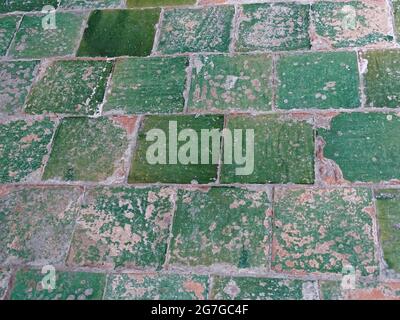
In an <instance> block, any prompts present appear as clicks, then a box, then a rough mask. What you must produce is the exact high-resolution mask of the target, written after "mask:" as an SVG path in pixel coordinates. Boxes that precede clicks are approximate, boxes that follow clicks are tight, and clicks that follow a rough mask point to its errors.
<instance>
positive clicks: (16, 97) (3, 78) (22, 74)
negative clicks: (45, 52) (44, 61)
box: [0, 61, 39, 115]
mask: <svg viewBox="0 0 400 320" xmlns="http://www.w3.org/2000/svg"><path fill="white" fill-rule="evenodd" d="M38 64H39V61H4V62H0V92H1V93H0V115H1V114H4V115H15V114H18V113H21V112H22V111H23V105H24V102H25V98H26V96H27V94H28V91H29V88H30V86H31V85H32V82H33V79H34V77H35V75H36V72H37V69H38V68H37V66H38Z"/></svg>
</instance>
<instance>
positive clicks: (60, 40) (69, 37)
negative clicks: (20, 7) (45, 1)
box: [10, 12, 86, 58]
mask: <svg viewBox="0 0 400 320" xmlns="http://www.w3.org/2000/svg"><path fill="white" fill-rule="evenodd" d="M43 17H44V16H43V15H35V16H27V15H25V16H24V17H23V19H22V22H21V25H20V27H19V29H18V31H17V34H16V36H15V40H14V42H13V44H12V46H11V49H10V56H12V57H14V58H45V57H53V56H67V55H72V54H74V51H75V47H76V46H77V44H78V41H79V38H80V30H81V27H82V24H83V22H84V20H85V17H86V15H85V14H84V13H72V12H62V13H57V14H56V28H55V29H48V30H45V29H44V28H43V25H42V20H43Z"/></svg>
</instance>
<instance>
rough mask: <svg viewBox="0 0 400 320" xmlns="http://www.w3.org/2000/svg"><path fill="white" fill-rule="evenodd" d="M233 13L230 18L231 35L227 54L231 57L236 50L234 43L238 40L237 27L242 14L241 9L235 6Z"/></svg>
mask: <svg viewBox="0 0 400 320" xmlns="http://www.w3.org/2000/svg"><path fill="white" fill-rule="evenodd" d="M234 8H235V13H234V15H233V18H232V26H231V34H230V43H229V54H230V55H233V54H234V53H235V50H236V43H237V41H238V38H239V25H240V16H241V13H242V7H241V6H239V5H235V6H234Z"/></svg>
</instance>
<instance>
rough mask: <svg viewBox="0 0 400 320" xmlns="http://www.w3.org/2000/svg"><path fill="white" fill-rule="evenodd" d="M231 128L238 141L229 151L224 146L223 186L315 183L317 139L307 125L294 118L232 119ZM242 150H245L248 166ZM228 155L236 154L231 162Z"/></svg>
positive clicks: (225, 144) (264, 116)
mask: <svg viewBox="0 0 400 320" xmlns="http://www.w3.org/2000/svg"><path fill="white" fill-rule="evenodd" d="M227 128H228V129H229V133H228V136H229V137H230V138H231V140H232V141H235V140H237V141H236V143H231V144H230V145H232V147H229V148H228V147H227V146H228V145H227V143H225V142H224V153H223V164H222V170H221V182H222V183H235V182H238V183H300V184H311V183H313V182H314V137H313V129H312V126H311V125H310V124H308V123H307V122H305V121H297V120H295V119H294V118H293V119H291V117H290V116H278V115H263V116H256V117H254V116H250V115H237V116H230V117H229V118H228V120H227ZM252 135H253V136H254V139H253V140H252V138H251V137H252ZM235 137H236V139H235ZM240 137H242V141H240V140H239V139H240ZM224 141H228V140H227V139H226V138H225V139H224ZM241 142H242V143H241ZM253 142H254V143H253ZM235 150H236V151H235ZM238 150H243V151H242V155H243V157H244V159H245V163H244V164H241V160H242V159H241V158H240V157H241V154H240V152H239V153H238ZM227 153H228V154H231V155H232V153H233V156H231V158H232V159H231V161H228V159H229V157H227V155H226V154H227ZM243 168H247V169H246V170H244V169H243ZM239 170H243V171H245V172H240V171H239Z"/></svg>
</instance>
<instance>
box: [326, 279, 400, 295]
mask: <svg viewBox="0 0 400 320" xmlns="http://www.w3.org/2000/svg"><path fill="white" fill-rule="evenodd" d="M320 288H321V298H322V299H323V300H399V299H400V284H399V283H398V282H397V283H396V282H377V281H372V282H365V281H364V282H356V287H355V288H354V289H346V287H345V288H342V287H341V282H339V281H322V282H321V284H320Z"/></svg>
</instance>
